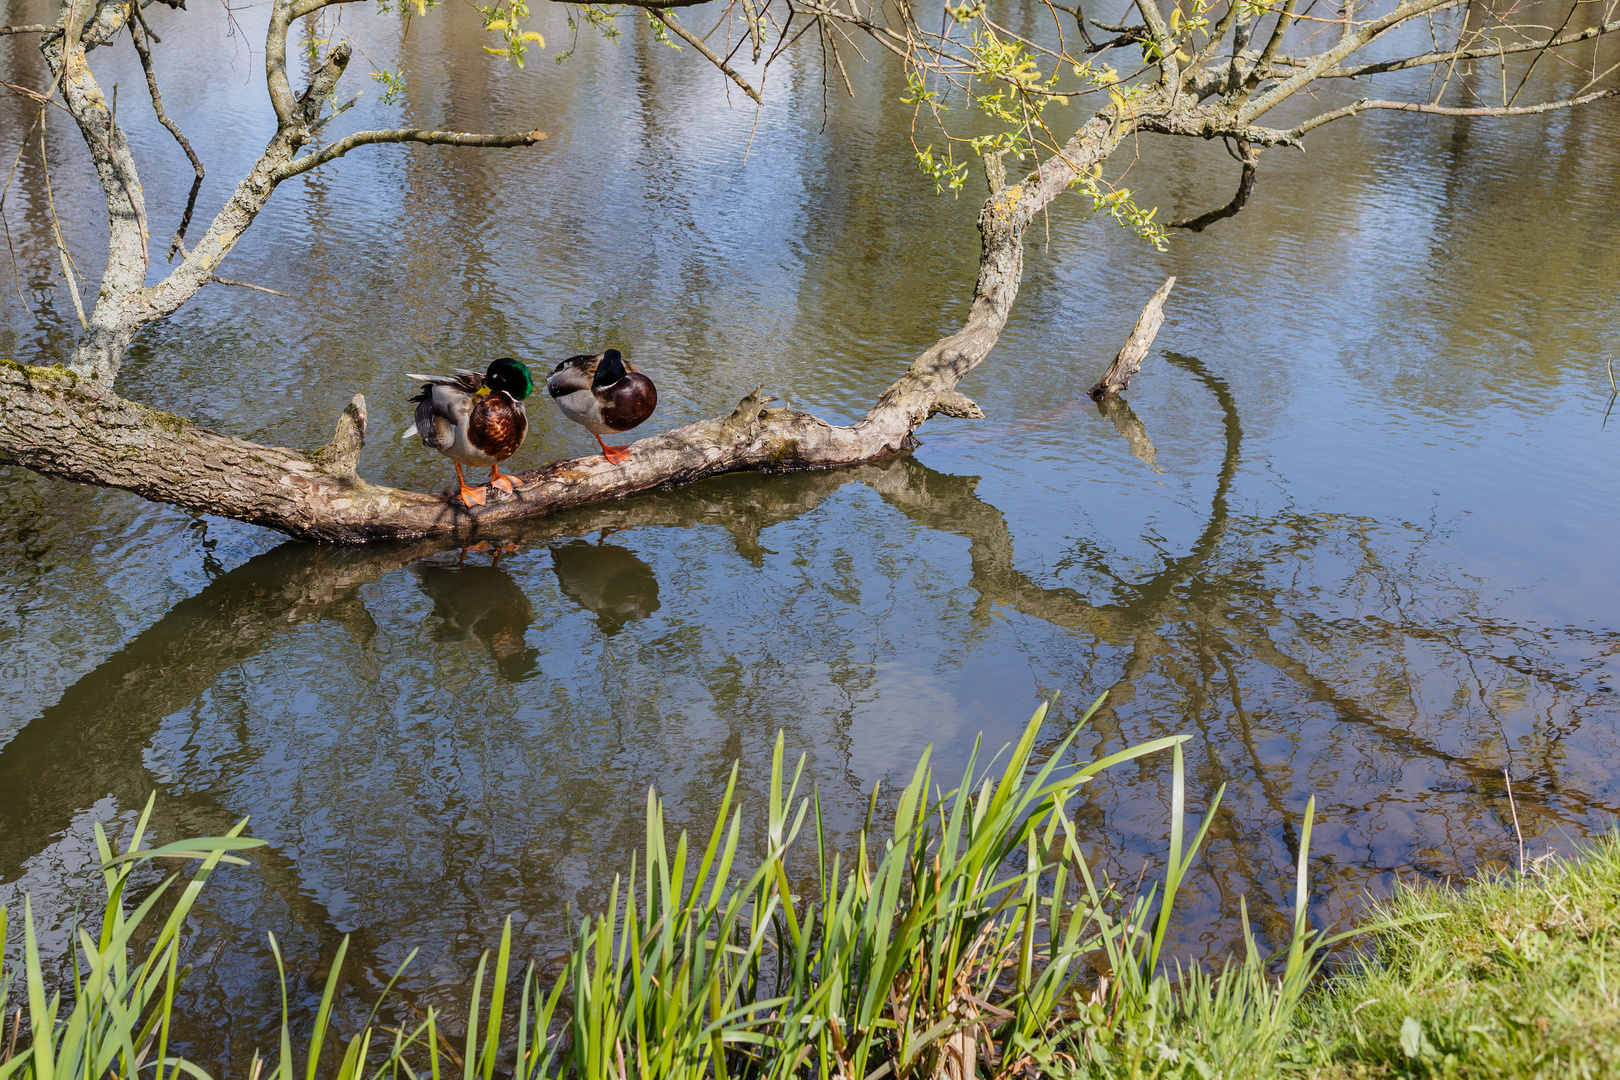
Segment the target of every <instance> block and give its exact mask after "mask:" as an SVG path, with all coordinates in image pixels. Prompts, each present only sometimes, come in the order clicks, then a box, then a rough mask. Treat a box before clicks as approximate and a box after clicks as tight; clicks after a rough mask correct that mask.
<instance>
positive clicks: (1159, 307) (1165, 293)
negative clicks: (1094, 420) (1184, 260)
mask: <svg viewBox="0 0 1620 1080" xmlns="http://www.w3.org/2000/svg"><path fill="white" fill-rule="evenodd" d="M1175 287H1176V279H1175V278H1166V279H1165V282H1164V284H1163V285H1160V286H1159V291H1158V292H1156V293H1154V294H1153V298H1152V299H1151V300H1149V301H1148V302H1147V307H1145V308H1143V309H1142V316H1141V318H1139V319H1137V320H1136V327H1135V329H1133V330H1132V331H1131V336H1130V337H1128V338H1126V339H1125V344H1124V345H1123V346H1122V347H1121V348H1120V350H1119V355H1118V356H1116V357H1114V362H1113V363H1112V364H1109V365H1108V370H1107V371H1106V372H1104V374H1103V377H1102V378H1101V379H1099V380H1097V384H1096V385H1095V386H1093V387H1092V388H1091V389H1090V390H1089V391H1088V393H1089V394H1090V395H1091V400H1092V401H1106V400H1107V399H1108V398H1111V397H1113V396H1114V395H1116V394H1118V393H1120V392H1121V391H1123V390H1127V389H1129V388H1130V385H1131V376H1132V375H1135V374H1136V373H1137V372H1138V371H1141V370H1142V360H1143V358H1144V357H1146V356H1147V351H1148V349H1150V348H1152V347H1153V339H1154V337H1156V336H1157V335H1158V333H1159V327H1161V326H1163V325H1164V302H1165V300H1167V299H1168V298H1169V296H1170V290H1171V289H1173V288H1175Z"/></svg>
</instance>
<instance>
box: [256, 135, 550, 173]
mask: <svg viewBox="0 0 1620 1080" xmlns="http://www.w3.org/2000/svg"><path fill="white" fill-rule="evenodd" d="M545 137H546V133H545V132H543V131H512V132H506V133H504V134H499V135H480V134H475V133H473V132H469V131H423V130H420V129H417V128H397V129H395V130H393V131H357V132H355V133H354V134H353V135H347V136H344V137H343V138H342V139H339V140H338V141H337V142H335V143H333V144H332V145H331V146H328V147H325V148H324V149H322V150H319V151H317V152H316V153H313V154H306V155H305V156H304V157H301V158H295V159H293V160H292V161H289V162H287V163H286V164H285V165H282V166H281V167H280V168H278V169H277V170H276V171H275V178H276V180H278V181H280V180H286V179H289V178H290V177H294V176H297V175H298V174H299V173H306V172H308V171H309V170H311V169H316V168H319V167H320V166H322V165H325V164H326V163H327V162H329V161H335V160H337V159H338V158H340V157H342V156H343V155H344V154H347V153H348V152H349V151H350V150H353V149H354V148H355V147H357V146H369V145H371V144H373V143H408V142H414V143H429V144H433V145H438V146H533V145H534V144H535V143H537V142H540V141H541V140H542V139H544V138H545Z"/></svg>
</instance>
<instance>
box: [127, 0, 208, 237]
mask: <svg viewBox="0 0 1620 1080" xmlns="http://www.w3.org/2000/svg"><path fill="white" fill-rule="evenodd" d="M131 10H132V11H133V13H134V15H135V17H134V19H132V20H131V21H130V24H129V38H130V41H132V42H134V44H135V52H136V53H137V54H139V56H140V58H141V70H142V71H144V72H145V73H146V89H147V91H148V93H149V94H150V95H151V98H152V111H153V112H155V113H157V118H158V123H160V124H162V125H163V126H164V128H166V129H167V130H168V132H169V134H170V135H173V136H174V141H175V142H177V143H179V144H180V149H182V150H184V151H185V153H186V158H187V160H189V161H190V162H191V169H192V172H194V173H195V174H196V179H194V180H193V181H192V183H191V194H190V195H189V196H187V198H186V210H185V213H183V214H182V215H181V216H180V227H179V228H177V229H175V231H174V238H173V239H172V240H170V241H169V259H170V260H171V261H172V260H173V259H174V253H175V252H176V251H178V250H179V249H180V246H181V245H182V244H183V243H184V242H185V239H186V229H187V228H189V227H190V225H191V215H192V212H193V211H194V210H195V209H196V207H197V193H198V192H199V191H201V190H202V182H203V175H204V173H203V163H202V160H201V159H200V158H198V157H197V152H196V151H195V150H193V149H192V148H191V141H190V140H189V139H187V138H186V135H185V132H183V131H181V130H180V125H179V124H177V123H175V122H174V121H173V120H172V119H170V117H169V114H168V112H167V111H166V110H165V109H164V108H163V95H162V94H161V93H159V92H158V84H157V73H156V72H155V71H154V70H153V68H152V49H151V46H150V45H148V44H147V35H148V34H150V33H151V31H150V29H149V28H148V27H147V25H146V18H145V17H144V16H143V15H142V14H141V9H140V7H139V6H133V7H132V8H131ZM152 40H154V41H155V40H157V38H156V35H153V37H152Z"/></svg>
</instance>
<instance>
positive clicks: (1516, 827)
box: [1502, 766, 1524, 877]
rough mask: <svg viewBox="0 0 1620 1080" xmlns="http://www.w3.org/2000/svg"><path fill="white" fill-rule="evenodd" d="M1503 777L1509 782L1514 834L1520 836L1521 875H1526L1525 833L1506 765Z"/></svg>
mask: <svg viewBox="0 0 1620 1080" xmlns="http://www.w3.org/2000/svg"><path fill="white" fill-rule="evenodd" d="M1502 779H1503V780H1504V781H1505V782H1506V783H1507V797H1508V809H1509V810H1511V811H1513V835H1515V836H1517V837H1518V838H1519V876H1520V877H1523V876H1524V833H1523V831H1522V830H1520V828H1519V808H1518V806H1517V805H1515V803H1514V802H1513V776H1512V774H1511V773H1510V771H1509V770H1508V769H1507V767H1506V766H1504V767H1503V769H1502Z"/></svg>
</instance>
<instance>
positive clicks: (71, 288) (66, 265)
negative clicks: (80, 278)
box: [39, 127, 90, 330]
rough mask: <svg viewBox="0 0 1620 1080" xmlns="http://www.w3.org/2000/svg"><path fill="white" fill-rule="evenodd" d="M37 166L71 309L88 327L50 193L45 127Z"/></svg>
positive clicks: (42, 130)
mask: <svg viewBox="0 0 1620 1080" xmlns="http://www.w3.org/2000/svg"><path fill="white" fill-rule="evenodd" d="M39 166H40V169H41V170H42V171H43V172H44V174H45V205H46V207H47V209H48V210H49V212H50V215H51V235H52V236H54V237H55V238H56V250H57V252H58V253H59V254H60V255H61V256H62V274H63V276H64V277H66V278H67V283H68V294H69V295H70V296H72V297H73V309H74V310H75V311H77V312H78V313H79V327H80V328H81V329H83V330H89V329H90V321H89V320H88V319H86V318H85V317H84V300H83V299H81V298H80V296H79V285H78V282H77V281H75V280H74V278H73V260H72V258H71V257H70V256H69V255H68V249H67V242H66V241H64V240H63V239H62V223H61V221H60V220H59V219H58V218H57V216H56V197H55V196H54V195H53V194H52V193H51V166H50V162H48V161H47V160H46V159H45V129H44V127H41V128H40V130H39Z"/></svg>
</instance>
